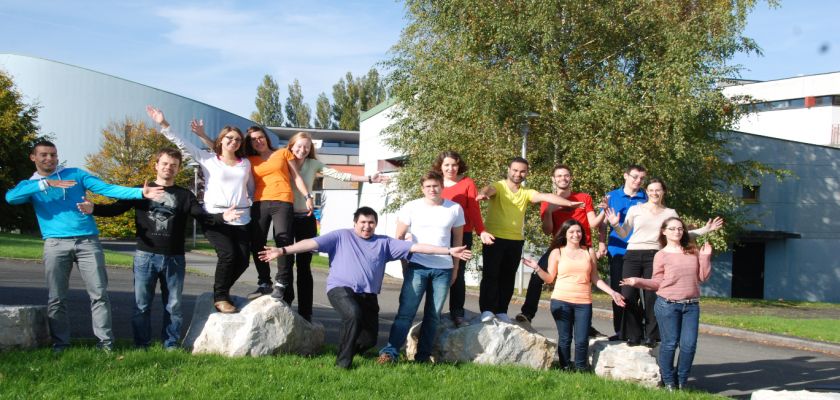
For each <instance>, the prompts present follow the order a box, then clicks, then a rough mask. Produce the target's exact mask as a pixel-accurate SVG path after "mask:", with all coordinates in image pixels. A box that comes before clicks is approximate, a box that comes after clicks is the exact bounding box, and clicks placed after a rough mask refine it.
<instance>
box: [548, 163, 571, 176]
mask: <svg viewBox="0 0 840 400" xmlns="http://www.w3.org/2000/svg"><path fill="white" fill-rule="evenodd" d="M558 169H565V170H566V171H569V175H572V169H571V168H569V166H568V165H566V164H554V168H552V170H551V175H554V173H555V172H557V170H558Z"/></svg>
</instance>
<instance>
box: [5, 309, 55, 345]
mask: <svg viewBox="0 0 840 400" xmlns="http://www.w3.org/2000/svg"><path fill="white" fill-rule="evenodd" d="M49 343H50V330H49V325H48V324H47V306H32V305H26V306H7V305H0V350H9V349H13V348H24V349H33V348H36V347H39V346H46V345H47V344H49Z"/></svg>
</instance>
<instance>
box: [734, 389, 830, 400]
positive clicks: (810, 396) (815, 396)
mask: <svg viewBox="0 0 840 400" xmlns="http://www.w3.org/2000/svg"><path fill="white" fill-rule="evenodd" d="M750 399H751V400H840V393H831V392H809V391H807V390H778V391H777V390H767V389H762V390H756V391H755V392H753V393H752V396H750Z"/></svg>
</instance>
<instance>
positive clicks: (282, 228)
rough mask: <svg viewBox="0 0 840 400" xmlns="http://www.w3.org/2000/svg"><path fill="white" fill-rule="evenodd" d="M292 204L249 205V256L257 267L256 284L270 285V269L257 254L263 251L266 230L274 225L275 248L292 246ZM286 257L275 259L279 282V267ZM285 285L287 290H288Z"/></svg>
mask: <svg viewBox="0 0 840 400" xmlns="http://www.w3.org/2000/svg"><path fill="white" fill-rule="evenodd" d="M292 206H293V205H292V203H289V202H286V201H276V200H265V201H255V202H254V204H253V205H251V223H249V224H248V228H249V230H250V232H251V256H252V257H253V258H254V265H256V267H257V284H260V285H262V284H265V285H271V268H270V266H269V264H268V263H267V262H265V261H262V260H260V258H259V252H260V251H262V250H263V247H265V244H266V237H267V236H268V229H269V227H270V226H271V224H272V223H274V244H275V246H277V247H283V246H288V245H290V244H292V216H293V215H294V214H293V213H292V209H293V208H292ZM285 258H286V256H280V257H278V258H277V266H278V268H277V277H275V279H277V280H278V282H279V281H280V279H279V278H280V270H281V269H282V268H280V266H283V265H286V260H285ZM289 289H290V288H288V285H287V290H289Z"/></svg>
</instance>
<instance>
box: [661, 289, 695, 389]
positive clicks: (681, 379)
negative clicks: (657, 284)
mask: <svg viewBox="0 0 840 400" xmlns="http://www.w3.org/2000/svg"><path fill="white" fill-rule="evenodd" d="M654 312H656V320H657V321H658V322H659V334H660V336H661V338H662V343H661V344H660V346H659V373H660V375H662V383H664V384H666V385H674V384H678V385H679V386H680V387H682V386H684V385H685V382H686V381H687V380H688V373H689V372H691V364H692V363H693V362H694V353H695V351H696V350H697V328H698V325H699V324H700V303H692V304H679V303H668V302H667V300H665V299H663V298H662V297H658V296H657V297H656V303H655V305H654ZM678 343H679V347H680V358H679V361H678V362H677V370H676V371H674V355H675V353H676V350H677V344H678Z"/></svg>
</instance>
